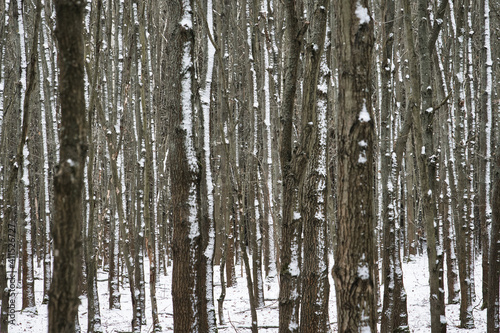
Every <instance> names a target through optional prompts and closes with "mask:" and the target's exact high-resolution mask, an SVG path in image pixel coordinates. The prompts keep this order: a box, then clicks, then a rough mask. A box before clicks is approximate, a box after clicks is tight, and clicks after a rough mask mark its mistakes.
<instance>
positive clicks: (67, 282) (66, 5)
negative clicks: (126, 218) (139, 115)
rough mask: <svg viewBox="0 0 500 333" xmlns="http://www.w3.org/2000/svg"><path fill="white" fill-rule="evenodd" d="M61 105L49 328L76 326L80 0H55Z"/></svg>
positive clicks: (82, 140)
mask: <svg viewBox="0 0 500 333" xmlns="http://www.w3.org/2000/svg"><path fill="white" fill-rule="evenodd" d="M55 7H56V22H57V28H56V37H57V41H58V48H59V96H60V104H61V148H60V155H59V156H60V162H59V165H58V166H57V171H56V174H55V176H54V190H55V208H56V212H55V216H54V228H53V230H52V237H53V240H54V275H53V280H52V286H51V292H50V296H49V297H50V298H49V332H51V333H52V332H54V333H56V332H59V333H63V332H68V333H69V332H71V333H73V332H74V331H75V317H76V315H77V313H78V305H79V304H80V300H79V299H78V296H79V290H78V284H77V283H75V281H79V279H80V276H81V266H80V262H81V255H82V254H81V247H82V240H81V227H82V187H83V172H84V166H85V158H86V154H87V143H86V140H87V137H86V136H87V133H86V132H87V125H86V115H85V112H86V109H85V97H84V92H85V87H84V79H83V77H84V57H83V54H84V44H83V16H84V7H85V2H84V1H74V0H56V1H55Z"/></svg>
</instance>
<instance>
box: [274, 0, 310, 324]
mask: <svg viewBox="0 0 500 333" xmlns="http://www.w3.org/2000/svg"><path fill="white" fill-rule="evenodd" d="M284 9H285V20H286V22H287V23H286V25H287V29H286V30H285V42H284V46H283V47H284V53H285V65H284V66H285V67H284V83H283V84H284V87H283V88H284V89H283V97H282V108H281V122H282V126H283V127H282V132H281V147H280V162H281V174H282V179H283V181H282V183H283V220H282V223H281V250H280V293H279V316H280V317H279V327H280V328H279V331H280V333H284V332H296V331H297V330H298V328H299V308H300V266H301V238H302V221H301V217H300V213H299V210H298V209H299V207H298V206H297V205H298V198H297V196H298V193H297V191H298V188H297V186H298V181H299V179H298V175H296V174H295V171H297V170H295V169H294V168H295V166H294V157H293V146H292V144H293V115H294V111H295V103H296V100H295V99H296V95H297V94H296V90H297V85H298V69H299V58H300V52H301V50H302V39H303V35H304V33H305V30H306V29H307V24H306V23H305V22H302V21H301V20H299V18H300V17H301V16H302V15H301V9H300V8H299V5H298V2H297V1H295V0H287V1H286V2H285V8H284ZM300 171H301V172H302V171H303V170H300Z"/></svg>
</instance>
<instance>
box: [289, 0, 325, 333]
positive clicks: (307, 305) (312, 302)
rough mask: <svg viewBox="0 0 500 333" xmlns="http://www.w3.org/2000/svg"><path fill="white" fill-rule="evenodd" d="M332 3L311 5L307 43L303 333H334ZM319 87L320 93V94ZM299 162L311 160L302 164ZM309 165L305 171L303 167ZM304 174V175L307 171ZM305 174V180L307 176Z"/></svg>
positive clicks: (303, 148) (303, 139) (302, 199)
mask: <svg viewBox="0 0 500 333" xmlns="http://www.w3.org/2000/svg"><path fill="white" fill-rule="evenodd" d="M328 5H329V3H328V1H310V2H308V3H307V6H308V8H309V10H308V13H310V14H309V15H310V17H309V21H310V22H311V25H310V27H309V31H308V34H307V37H306V42H305V56H304V81H303V85H302V89H303V99H302V114H301V117H302V119H301V124H300V127H299V128H300V133H301V137H300V146H299V148H298V150H299V152H298V153H297V154H296V155H295V156H294V157H295V158H294V162H295V161H297V164H298V165H300V168H298V167H297V166H296V165H294V170H296V171H297V177H299V179H300V183H299V185H298V188H299V198H300V204H299V209H300V213H301V216H302V221H303V224H304V227H303V228H304V235H303V246H304V256H303V262H302V268H303V271H302V272H301V279H302V281H301V283H302V287H301V290H302V300H301V312H300V331H301V332H328V330H329V320H328V295H329V294H330V284H329V281H328V266H329V264H328V257H327V256H325V253H328V237H325V235H326V233H325V231H326V230H327V219H326V206H327V198H328V197H327V195H326V129H327V124H326V111H327V110H326V93H327V91H326V90H324V89H322V87H326V85H325V84H326V77H327V76H326V74H327V73H325V71H324V70H323V71H321V70H320V68H321V65H323V66H326V64H325V63H324V60H325V58H323V50H324V45H325V37H326V24H327V13H328V7H329V6H328ZM318 87H319V88H318ZM297 156H308V159H307V160H305V161H303V162H302V161H301V158H296V157H297ZM301 163H304V164H305V165H302V164H301ZM301 169H302V170H301ZM301 174H302V175H303V176H301Z"/></svg>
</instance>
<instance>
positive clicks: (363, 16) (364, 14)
mask: <svg viewBox="0 0 500 333" xmlns="http://www.w3.org/2000/svg"><path fill="white" fill-rule="evenodd" d="M355 14H356V16H357V17H358V19H359V24H360V25H361V24H365V23H369V22H370V20H371V18H370V14H369V13H368V8H366V7H364V6H363V5H361V2H359V1H358V2H357V4H356V11H355Z"/></svg>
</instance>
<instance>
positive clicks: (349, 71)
mask: <svg viewBox="0 0 500 333" xmlns="http://www.w3.org/2000/svg"><path fill="white" fill-rule="evenodd" d="M335 9H336V14H337V29H338V30H337V33H338V37H337V38H338V40H337V43H338V44H337V45H338V61H339V63H338V65H339V68H340V69H341V70H340V71H339V100H338V102H339V104H338V121H339V123H338V131H339V133H338V139H337V149H338V167H337V175H338V176H337V179H338V184H337V207H338V211H337V218H338V230H337V249H336V251H335V265H334V268H333V277H334V281H335V288H336V294H337V321H338V328H339V332H357V331H361V330H364V329H365V330H370V331H372V332H374V331H376V329H377V328H376V323H377V304H376V301H375V288H377V286H376V285H375V281H374V274H375V266H374V261H373V257H374V253H373V251H374V245H373V242H374V230H373V227H374V218H375V216H374V215H373V214H374V211H375V210H374V206H373V205H374V193H373V188H374V186H375V183H374V182H375V177H374V168H373V163H374V134H375V128H374V126H375V125H374V120H373V111H372V101H371V83H370V81H371V56H372V49H373V45H374V34H373V25H374V22H373V19H372V18H371V16H370V14H369V13H370V12H369V9H368V1H361V2H360V1H358V2H352V1H348V0H342V1H338V2H337V3H336V7H335Z"/></svg>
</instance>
